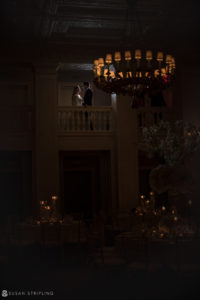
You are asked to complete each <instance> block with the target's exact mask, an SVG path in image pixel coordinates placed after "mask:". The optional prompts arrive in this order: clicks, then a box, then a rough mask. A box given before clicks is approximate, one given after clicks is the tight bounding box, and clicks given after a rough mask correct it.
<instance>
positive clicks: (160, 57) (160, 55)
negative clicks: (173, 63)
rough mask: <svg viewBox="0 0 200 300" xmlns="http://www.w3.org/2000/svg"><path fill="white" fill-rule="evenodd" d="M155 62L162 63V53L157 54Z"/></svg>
mask: <svg viewBox="0 0 200 300" xmlns="http://www.w3.org/2000/svg"><path fill="white" fill-rule="evenodd" d="M157 61H163V52H158V53H157Z"/></svg>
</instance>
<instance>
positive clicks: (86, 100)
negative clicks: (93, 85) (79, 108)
mask: <svg viewBox="0 0 200 300" xmlns="http://www.w3.org/2000/svg"><path fill="white" fill-rule="evenodd" d="M92 96H93V92H92V90H91V89H90V88H87V90H86V91H85V95H84V103H83V105H92Z"/></svg>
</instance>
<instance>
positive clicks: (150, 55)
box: [146, 50, 153, 60]
mask: <svg viewBox="0 0 200 300" xmlns="http://www.w3.org/2000/svg"><path fill="white" fill-rule="evenodd" d="M152 58H153V55H152V51H151V50H147V51H146V60H152Z"/></svg>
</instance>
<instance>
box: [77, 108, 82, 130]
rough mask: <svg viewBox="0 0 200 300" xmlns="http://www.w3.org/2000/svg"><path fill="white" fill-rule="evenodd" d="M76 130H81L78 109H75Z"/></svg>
mask: <svg viewBox="0 0 200 300" xmlns="http://www.w3.org/2000/svg"><path fill="white" fill-rule="evenodd" d="M76 113H77V130H78V131H79V130H81V126H80V110H79V109H78V110H77V112H76Z"/></svg>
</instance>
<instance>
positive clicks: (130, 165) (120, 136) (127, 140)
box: [112, 95, 139, 212]
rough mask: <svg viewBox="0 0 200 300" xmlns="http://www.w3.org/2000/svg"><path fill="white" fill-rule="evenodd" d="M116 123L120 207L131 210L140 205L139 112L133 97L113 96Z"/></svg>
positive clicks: (123, 210)
mask: <svg viewBox="0 0 200 300" xmlns="http://www.w3.org/2000/svg"><path fill="white" fill-rule="evenodd" d="M112 104H113V110H114V113H115V123H116V126H115V127H116V151H117V169H118V205H119V206H118V209H119V212H130V211H131V209H132V208H133V207H135V206H137V205H138V193H139V174H138V141H137V114H136V112H137V111H136V110H134V109H132V108H131V97H129V96H121V95H120V96H117V97H116V98H115V97H114V96H113V101H112Z"/></svg>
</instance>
